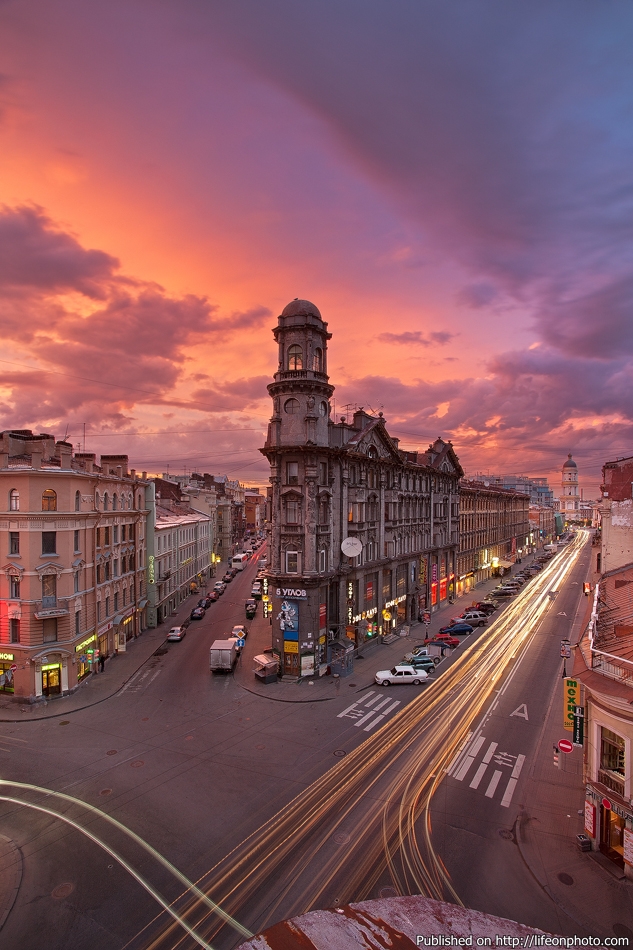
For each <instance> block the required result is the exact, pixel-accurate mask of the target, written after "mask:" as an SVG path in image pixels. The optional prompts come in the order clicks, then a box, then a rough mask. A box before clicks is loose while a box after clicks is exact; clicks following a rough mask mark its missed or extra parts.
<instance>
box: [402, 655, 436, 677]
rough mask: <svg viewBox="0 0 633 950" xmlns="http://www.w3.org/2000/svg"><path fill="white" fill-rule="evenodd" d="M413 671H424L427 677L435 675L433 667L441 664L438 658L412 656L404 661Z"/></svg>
mask: <svg viewBox="0 0 633 950" xmlns="http://www.w3.org/2000/svg"><path fill="white" fill-rule="evenodd" d="M404 662H406V663H407V664H408V665H409V666H412V667H413V669H414V670H424V671H425V672H426V674H427V675H429V674H430V673H435V667H436V666H437V665H438V663H440V662H441V660H440V658H439V656H414V657H411V659H410V660H407V659H406V658H405V661H404Z"/></svg>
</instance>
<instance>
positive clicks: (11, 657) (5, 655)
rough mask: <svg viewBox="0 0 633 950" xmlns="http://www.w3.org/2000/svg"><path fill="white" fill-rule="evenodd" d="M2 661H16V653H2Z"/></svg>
mask: <svg viewBox="0 0 633 950" xmlns="http://www.w3.org/2000/svg"><path fill="white" fill-rule="evenodd" d="M0 660H15V653H0Z"/></svg>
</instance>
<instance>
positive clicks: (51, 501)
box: [42, 488, 57, 511]
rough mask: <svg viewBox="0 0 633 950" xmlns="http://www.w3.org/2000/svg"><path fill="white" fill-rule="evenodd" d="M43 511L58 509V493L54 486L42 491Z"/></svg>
mask: <svg viewBox="0 0 633 950" xmlns="http://www.w3.org/2000/svg"><path fill="white" fill-rule="evenodd" d="M42 511H57V493H56V492H54V491H53V489H52V488H47V489H46V491H45V492H42Z"/></svg>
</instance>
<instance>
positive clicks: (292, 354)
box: [288, 343, 303, 370]
mask: <svg viewBox="0 0 633 950" xmlns="http://www.w3.org/2000/svg"><path fill="white" fill-rule="evenodd" d="M288 369H289V370H292V369H303V350H302V349H301V347H300V346H299V345H298V344H297V343H293V345H292V346H289V347H288Z"/></svg>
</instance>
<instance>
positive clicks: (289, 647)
mask: <svg viewBox="0 0 633 950" xmlns="http://www.w3.org/2000/svg"><path fill="white" fill-rule="evenodd" d="M298 652H299V644H298V643H297V641H295V640H284V653H298Z"/></svg>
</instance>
